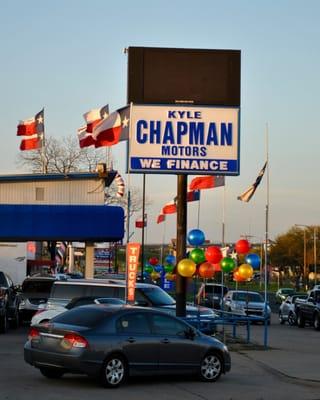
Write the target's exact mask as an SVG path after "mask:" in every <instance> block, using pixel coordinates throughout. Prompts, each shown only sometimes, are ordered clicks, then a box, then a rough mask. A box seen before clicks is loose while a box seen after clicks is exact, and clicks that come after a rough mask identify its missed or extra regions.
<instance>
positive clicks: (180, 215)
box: [176, 174, 188, 317]
mask: <svg viewBox="0 0 320 400" xmlns="http://www.w3.org/2000/svg"><path fill="white" fill-rule="evenodd" d="M187 182H188V175H184V174H180V175H178V180H177V244H176V251H177V257H176V258H177V264H178V263H179V261H181V260H182V259H183V258H185V257H186V237H187ZM186 288H187V278H185V277H183V276H181V275H179V273H178V272H177V275H176V301H177V303H176V315H177V317H185V316H186Z"/></svg>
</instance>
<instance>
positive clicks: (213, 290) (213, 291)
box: [205, 285, 228, 295]
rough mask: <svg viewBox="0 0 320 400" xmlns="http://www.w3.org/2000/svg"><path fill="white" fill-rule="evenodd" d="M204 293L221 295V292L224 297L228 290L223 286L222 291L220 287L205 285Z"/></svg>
mask: <svg viewBox="0 0 320 400" xmlns="http://www.w3.org/2000/svg"><path fill="white" fill-rule="evenodd" d="M205 291H206V293H209V294H221V293H222V291H223V295H225V294H226V293H227V291H228V288H227V287H226V286H223V289H222V288H221V286H215V285H206V287H205Z"/></svg>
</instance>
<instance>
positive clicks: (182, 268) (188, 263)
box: [177, 258, 196, 278]
mask: <svg viewBox="0 0 320 400" xmlns="http://www.w3.org/2000/svg"><path fill="white" fill-rule="evenodd" d="M177 269H178V272H179V274H180V275H181V276H184V277H185V278H190V277H191V276H192V275H193V274H194V273H195V272H196V264H195V263H194V261H192V260H190V259H189V258H184V259H182V260H181V261H179V263H178V265H177Z"/></svg>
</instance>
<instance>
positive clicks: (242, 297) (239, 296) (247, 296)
mask: <svg viewBox="0 0 320 400" xmlns="http://www.w3.org/2000/svg"><path fill="white" fill-rule="evenodd" d="M233 300H236V301H245V302H251V301H252V302H255V303H263V298H262V297H261V295H260V294H259V293H246V292H241V293H234V294H233Z"/></svg>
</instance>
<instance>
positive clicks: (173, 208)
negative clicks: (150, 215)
mask: <svg viewBox="0 0 320 400" xmlns="http://www.w3.org/2000/svg"><path fill="white" fill-rule="evenodd" d="M176 212H177V205H176V202H175V201H174V200H172V201H170V202H169V203H167V204H165V205H164V206H163V207H162V211H161V214H174V213H176Z"/></svg>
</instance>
